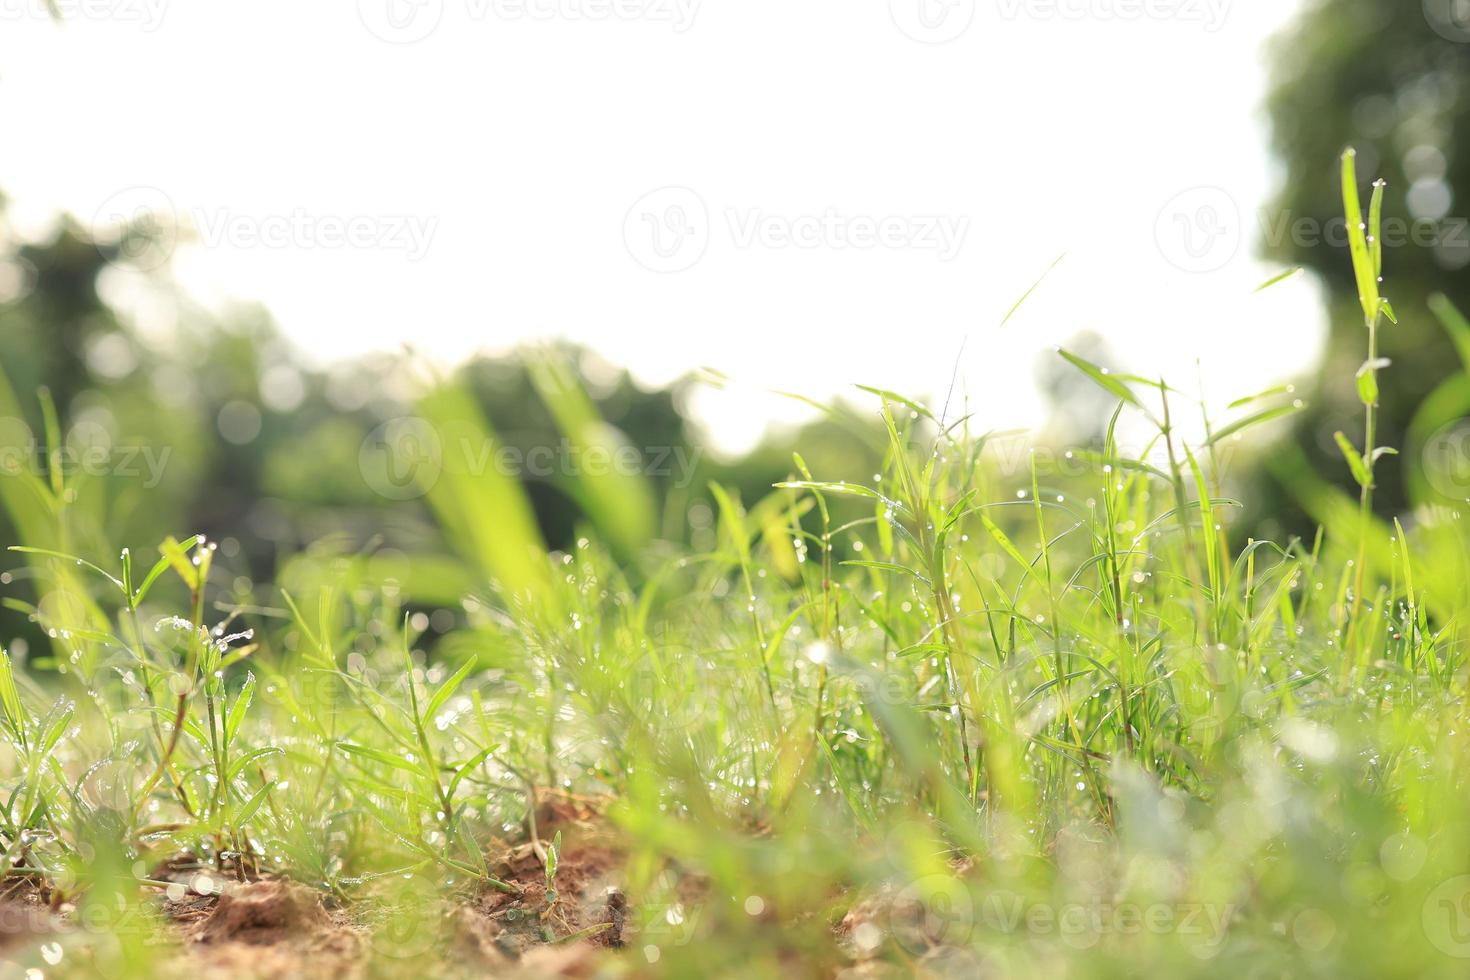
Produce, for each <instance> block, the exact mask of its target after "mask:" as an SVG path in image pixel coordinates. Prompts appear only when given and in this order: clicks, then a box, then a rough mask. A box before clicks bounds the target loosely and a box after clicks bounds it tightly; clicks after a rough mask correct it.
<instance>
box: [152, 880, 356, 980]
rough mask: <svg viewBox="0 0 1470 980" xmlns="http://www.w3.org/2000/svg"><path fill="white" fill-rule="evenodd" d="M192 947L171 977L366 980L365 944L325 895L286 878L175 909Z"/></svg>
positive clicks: (233, 888)
mask: <svg viewBox="0 0 1470 980" xmlns="http://www.w3.org/2000/svg"><path fill="white" fill-rule="evenodd" d="M165 911H166V912H167V913H168V915H169V916H170V917H171V918H172V919H173V920H174V921H175V922H176V923H177V924H178V925H179V927H180V931H181V933H182V938H183V940H184V946H183V948H182V949H181V950H180V951H179V954H178V956H177V957H176V958H175V959H174V961H173V962H171V963H170V964H169V967H170V968H169V969H168V970H167V971H166V973H165V975H167V976H177V977H189V978H190V980H203V978H214V977H241V976H245V977H282V978H285V977H358V976H364V975H365V974H364V973H363V965H364V964H363V953H364V951H365V949H366V944H365V942H364V939H363V937H362V935H361V933H360V931H359V930H358V929H356V928H355V927H354V926H353V925H352V923H351V922H350V921H349V920H348V919H347V917H346V916H345V915H344V914H341V913H336V914H333V913H329V912H328V911H327V910H326V908H325V907H323V905H322V902H321V898H320V896H319V895H318V894H317V892H315V891H313V890H312V889H310V888H307V887H305V886H303V885H298V884H295V883H294V882H289V881H282V880H278V879H264V880H261V881H252V882H243V883H234V884H230V885H227V886H226V887H225V890H224V892H223V893H222V894H221V895H219V896H218V897H214V896H188V897H186V898H184V899H183V900H182V901H178V902H167V903H166V907H165Z"/></svg>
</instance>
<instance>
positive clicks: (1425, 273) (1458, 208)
mask: <svg viewBox="0 0 1470 980" xmlns="http://www.w3.org/2000/svg"><path fill="white" fill-rule="evenodd" d="M1457 3H1458V0H1422V2H1421V0H1311V2H1309V4H1308V5H1307V9H1306V10H1305V11H1304V12H1303V14H1302V15H1301V17H1300V19H1299V20H1298V21H1297V23H1296V24H1295V25H1294V27H1292V28H1291V29H1290V30H1288V31H1287V33H1286V34H1285V35H1284V36H1282V37H1280V38H1278V39H1277V42H1276V44H1275V47H1274V52H1273V58H1272V65H1273V87H1272V90H1271V94H1270V97H1269V100H1268V105H1269V110H1270V119H1271V128H1272V143H1273V146H1274V148H1275V150H1276V152H1277V154H1278V155H1279V156H1280V158H1281V162H1282V164H1283V167H1284V172H1283V175H1282V176H1283V180H1282V186H1283V188H1284V189H1283V191H1282V193H1281V195H1280V197H1279V199H1278V200H1277V202H1276V204H1275V205H1274V207H1273V208H1272V209H1271V213H1270V215H1269V217H1268V218H1267V219H1266V220H1263V222H1262V225H1263V233H1264V236H1265V239H1266V241H1265V243H1264V245H1265V249H1266V251H1267V254H1269V255H1270V256H1272V257H1275V258H1279V259H1282V260H1284V261H1287V262H1291V263H1294V264H1299V265H1302V266H1305V267H1306V268H1308V269H1310V270H1312V271H1313V272H1315V273H1316V274H1317V275H1318V276H1320V277H1321V279H1322V280H1323V282H1324V283H1325V284H1326V286H1327V287H1328V289H1327V293H1328V296H1329V297H1330V314H1331V324H1332V325H1331V331H1330V335H1329V341H1328V349H1327V363H1326V364H1324V365H1323V366H1322V368H1321V370H1320V371H1318V372H1317V377H1319V378H1321V379H1322V381H1321V383H1320V385H1319V386H1318V388H1317V390H1316V391H1314V392H1311V393H1310V399H1309V401H1310V407H1309V409H1308V410H1307V411H1306V412H1304V413H1303V414H1302V415H1301V416H1300V417H1299V421H1298V424H1297V438H1296V440H1295V441H1296V442H1297V443H1298V445H1299V447H1300V449H1301V455H1300V456H1297V455H1296V454H1295V453H1294V452H1291V451H1288V452H1286V453H1284V454H1281V455H1280V456H1278V457H1277V459H1278V461H1279V462H1278V464H1277V465H1278V473H1279V474H1281V475H1286V474H1288V473H1289V472H1290V469H1291V467H1297V468H1299V469H1300V468H1302V467H1307V466H1309V467H1310V468H1311V470H1314V471H1315V472H1316V473H1319V474H1323V475H1327V476H1329V477H1330V478H1332V479H1333V480H1334V481H1335V482H1337V483H1338V484H1340V485H1341V486H1343V487H1344V488H1350V487H1351V485H1352V480H1351V477H1350V475H1349V473H1348V469H1347V466H1346V465H1345V464H1344V463H1343V460H1342V457H1341V454H1340V453H1339V451H1338V449H1337V448H1336V446H1334V445H1333V433H1334V432H1335V431H1338V430H1342V431H1344V432H1346V433H1348V434H1349V435H1351V436H1353V437H1354V438H1355V440H1358V441H1360V440H1361V438H1362V435H1361V433H1362V425H1363V421H1362V413H1363V410H1362V406H1361V404H1360V403H1359V401H1358V397H1357V394H1356V390H1355V387H1354V384H1353V376H1354V373H1355V372H1356V371H1357V369H1358V366H1359V365H1360V364H1361V362H1362V361H1363V358H1364V350H1365V343H1366V337H1365V331H1364V328H1363V318H1362V314H1361V312H1360V311H1359V308H1358V299H1357V290H1356V286H1355V285H1354V282H1353V272H1352V263H1351V260H1350V258H1349V256H1348V250H1347V246H1346V241H1345V235H1344V224H1343V219H1342V189H1341V181H1340V177H1339V171H1338V157H1339V154H1340V153H1341V151H1342V149H1343V147H1344V146H1345V145H1348V144H1351V145H1353V146H1355V147H1357V149H1358V174H1359V177H1360V179H1361V180H1363V181H1364V182H1365V184H1366V183H1367V182H1369V181H1371V180H1372V179H1374V177H1375V176H1381V177H1383V178H1384V179H1385V180H1387V181H1388V188H1387V192H1386V196H1385V206H1384V217H1385V225H1384V235H1383V244H1384V276H1385V280H1386V287H1385V294H1386V295H1387V296H1388V297H1389V298H1390V299H1391V300H1392V302H1393V304H1394V307H1395V309H1396V310H1397V313H1398V317H1399V323H1398V325H1397V326H1394V325H1392V324H1387V323H1386V324H1384V326H1383V328H1382V329H1381V330H1380V333H1379V343H1380V349H1381V354H1382V356H1384V357H1387V358H1389V359H1390V360H1391V361H1392V362H1393V364H1392V367H1390V368H1389V369H1388V370H1386V371H1384V372H1382V373H1381V374H1380V375H1379V384H1380V386H1381V387H1382V408H1381V413H1380V416H1379V437H1378V442H1379V445H1384V446H1393V447H1396V448H1399V449H1400V450H1401V451H1402V452H1403V453H1404V455H1403V456H1400V457H1390V458H1386V459H1384V460H1382V461H1381V462H1380V468H1379V480H1378V483H1379V491H1378V493H1377V496H1376V498H1375V503H1376V506H1377V507H1378V509H1379V510H1380V511H1381V512H1383V513H1393V512H1400V511H1403V510H1404V509H1405V507H1406V505H1407V504H1408V503H1409V500H1408V497H1407V494H1406V490H1405V476H1406V470H1405V468H1406V467H1414V466H1417V465H1418V463H1417V456H1418V450H1419V447H1418V446H1416V445H1414V444H1413V443H1414V441H1415V439H1417V438H1421V437H1422V435H1423V433H1422V432H1420V431H1419V430H1420V429H1421V428H1422V427H1423V426H1425V425H1428V427H1429V428H1430V429H1431V430H1432V429H1433V428H1434V427H1435V424H1438V423H1443V422H1445V421H1449V419H1438V420H1424V419H1421V420H1420V424H1418V425H1414V424H1412V423H1413V421H1414V419H1415V415H1416V413H1417V412H1418V411H1419V409H1420V406H1421V404H1422V403H1423V400H1424V396H1425V395H1426V394H1427V393H1428V392H1430V391H1431V390H1432V389H1433V388H1434V387H1435V386H1436V385H1437V384H1439V383H1440V382H1441V381H1443V380H1445V379H1446V378H1448V377H1449V376H1450V375H1451V374H1453V373H1454V372H1456V371H1457V370H1458V365H1459V358H1458V356H1457V354H1456V351H1455V348H1454V346H1453V345H1452V344H1451V343H1450V341H1449V339H1448V337H1447V335H1446V333H1445V331H1444V330H1443V328H1442V327H1441V326H1440V325H1439V324H1438V323H1437V322H1436V320H1435V318H1434V317H1433V316H1432V315H1431V313H1430V311H1429V308H1428V303H1427V301H1428V298H1429V297H1430V296H1431V295H1432V294H1433V293H1435V292H1443V293H1445V294H1446V295H1448V296H1449V297H1450V298H1451V299H1452V300H1453V301H1454V302H1455V303H1456V304H1457V305H1459V306H1460V307H1461V308H1462V309H1466V308H1470V277H1467V276H1466V275H1465V270H1466V268H1467V266H1470V225H1467V221H1466V217H1465V216H1466V215H1470V211H1467V209H1466V207H1465V203H1464V201H1462V200H1460V199H1459V198H1457V195H1456V191H1457V189H1460V190H1463V189H1470V125H1467V120H1470V19H1467V18H1464V17H1459V18H1458V19H1457V18H1456V17H1455V16H1454V15H1455V12H1456V9H1457ZM1460 6H1463V4H1460ZM1363 192H1364V200H1366V199H1367V188H1366V186H1365V187H1364V188H1363ZM1466 409H1470V405H1467V406H1461V407H1459V408H1458V410H1456V411H1455V412H1454V413H1453V414H1463V413H1464V412H1465V411H1466ZM1411 436H1412V437H1413V438H1411ZM1287 482H1290V479H1289V477H1288V480H1287ZM1258 511H1261V512H1266V513H1269V512H1271V511H1277V512H1279V513H1280V514H1281V515H1282V517H1283V519H1284V520H1285V522H1286V524H1287V526H1288V527H1289V528H1290V529H1291V530H1296V531H1305V530H1307V525H1308V522H1306V521H1304V520H1302V519H1301V515H1300V514H1299V513H1298V514H1297V515H1296V516H1295V518H1294V517H1293V516H1292V514H1291V506H1290V505H1289V504H1288V503H1287V502H1286V501H1273V502H1270V503H1267V504H1265V506H1264V507H1263V508H1260V507H1258Z"/></svg>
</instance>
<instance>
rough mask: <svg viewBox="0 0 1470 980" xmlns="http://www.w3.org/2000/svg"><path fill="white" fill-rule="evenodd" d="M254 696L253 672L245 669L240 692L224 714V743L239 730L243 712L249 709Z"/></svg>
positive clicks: (243, 716)
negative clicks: (227, 712) (243, 681)
mask: <svg viewBox="0 0 1470 980" xmlns="http://www.w3.org/2000/svg"><path fill="white" fill-rule="evenodd" d="M254 698H255V674H253V673H251V672H249V671H247V672H246V674H245V683H244V685H243V686H242V687H241V688H240V693H239V694H237V695H235V703H234V704H232V705H230V713H229V714H228V715H226V716H225V744H226V745H228V744H229V743H230V742H232V741H234V739H235V733H236V732H238V731H239V730H240V725H241V723H243V722H244V721H245V712H246V711H249V710H250V702H251V701H252V700H254Z"/></svg>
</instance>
